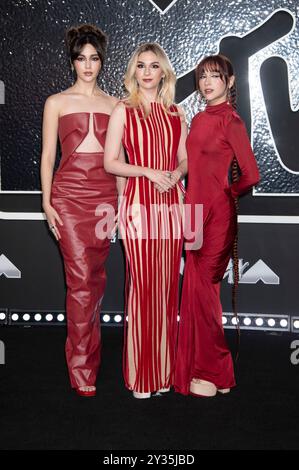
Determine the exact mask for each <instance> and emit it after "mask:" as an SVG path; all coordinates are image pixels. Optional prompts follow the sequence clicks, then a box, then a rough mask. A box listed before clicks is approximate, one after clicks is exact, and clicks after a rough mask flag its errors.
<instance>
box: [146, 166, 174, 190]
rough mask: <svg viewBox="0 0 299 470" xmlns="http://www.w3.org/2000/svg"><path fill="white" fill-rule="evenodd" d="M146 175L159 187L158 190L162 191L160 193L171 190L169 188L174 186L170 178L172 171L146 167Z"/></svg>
mask: <svg viewBox="0 0 299 470" xmlns="http://www.w3.org/2000/svg"><path fill="white" fill-rule="evenodd" d="M144 176H145V177H146V178H148V179H149V180H150V181H151V182H152V183H154V185H155V187H156V188H157V189H158V191H160V193H164V192H165V191H169V189H171V188H172V187H173V186H174V185H173V183H172V182H171V179H170V177H171V172H170V171H161V170H153V169H152V168H146V169H145V171H144Z"/></svg>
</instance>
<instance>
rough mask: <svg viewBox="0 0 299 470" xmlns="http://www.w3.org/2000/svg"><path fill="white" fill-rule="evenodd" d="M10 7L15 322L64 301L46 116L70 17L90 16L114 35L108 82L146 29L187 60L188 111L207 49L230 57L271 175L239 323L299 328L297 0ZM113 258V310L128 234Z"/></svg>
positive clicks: (266, 178) (9, 266)
mask: <svg viewBox="0 0 299 470" xmlns="http://www.w3.org/2000/svg"><path fill="white" fill-rule="evenodd" d="M0 15H1V16H0V24H1V29H0V39H1V45H2V47H1V53H0V64H1V68H0V103H1V104H0V114H1V133H0V158H1V166H0V230H1V232H0V233H1V240H0V294H1V296H0V323H1V322H2V324H14V321H15V323H18V321H21V320H22V319H23V318H24V312H25V313H26V315H27V317H26V320H25V322H27V324H31V323H32V324H34V321H35V320H34V318H39V317H34V314H36V313H38V314H40V315H41V318H42V320H43V318H44V317H43V315H44V314H46V313H48V314H52V318H53V322H54V323H53V324H57V323H59V321H56V320H57V316H55V315H56V313H57V312H61V311H63V310H64V298H65V287H64V277H63V269H62V261H61V258H60V255H59V251H58V248H57V245H56V243H55V241H54V240H53V239H52V237H51V235H50V234H49V232H48V229H47V226H46V223H45V221H44V219H43V215H42V209H41V194H40V179H39V165H40V153H41V123H42V112H43V105H44V102H45V99H46V98H47V96H49V95H51V94H53V93H57V92H59V91H61V90H63V89H65V88H67V87H68V86H70V84H71V83H72V80H73V77H72V73H71V70H70V66H69V62H68V59H67V57H66V53H65V45H64V33H65V30H66V28H68V27H69V26H71V25H78V24H81V23H84V22H89V23H94V24H97V25H98V26H100V27H101V28H102V29H103V30H104V31H105V32H106V33H107V34H108V36H109V48H108V54H107V59H106V62H105V65H104V70H103V72H102V74H101V76H100V79H99V84H100V86H101V87H102V88H103V89H104V90H105V91H107V92H108V93H110V94H112V95H115V96H122V94H123V85H122V83H123V75H124V72H125V67H126V64H127V62H128V60H129V58H130V56H131V54H132V52H133V51H134V49H135V48H136V46H137V45H138V44H140V43H141V42H144V41H157V42H159V43H160V44H161V45H162V46H163V48H164V49H165V50H166V52H167V54H168V56H169V57H170V60H171V62H172V64H173V67H174V69H175V72H176V74H177V77H178V82H177V96H176V100H177V102H178V103H180V104H181V105H182V106H183V107H184V109H185V111H186V114H187V118H188V122H189V123H190V122H191V119H192V117H193V116H194V114H195V113H196V112H197V111H198V110H199V102H198V96H197V93H196V91H195V81H194V69H195V67H196V64H197V63H198V62H199V60H200V59H201V58H202V57H203V56H205V55H207V54H215V53H218V52H221V53H223V54H225V55H227V56H228V57H230V59H231V60H232V62H233V65H234V68H235V72H236V77H237V88H238V111H239V113H240V115H241V116H242V118H243V119H244V120H245V122H246V126H247V130H248V133H249V135H250V138H251V141H252V145H253V149H254V153H255V155H256V158H257V161H258V165H259V168H260V173H261V182H260V184H259V185H258V186H257V187H256V188H255V189H254V190H253V191H252V194H249V195H246V196H245V197H243V198H242V199H241V202H240V216H239V222H240V236H239V238H240V248H239V257H240V272H241V278H240V287H239V301H238V306H239V312H240V313H241V314H242V317H244V318H245V317H246V319H247V320H246V322H247V325H246V323H245V324H242V326H243V327H248V328H272V329H276V328H277V329H282V330H283V329H284V330H290V329H293V330H294V331H295V329H296V325H297V324H298V321H297V320H296V319H297V317H299V306H298V295H297V290H298V273H297V266H298V264H299V256H298V240H299V225H298V224H299V217H298V207H299V205H298V197H299V155H298V148H299V132H298V129H299V113H298V111H296V110H297V109H298V104H299V80H298V67H299V24H298V20H299V0H289V1H276V0H270V1H269V0H259V1H256V0H252V1H250V0H247V1H240V0H232V1H230V2H226V1H225V0H217V1H212V0H205V1H203V0H176V1H175V0H174V1H167V0H160V1H152V0H80V1H79V0H73V1H70V0H62V1H50V0H48V1H46V0H28V1H26V0H14V1H5V2H1V12H0ZM58 162H59V153H58V155H57V164H58ZM107 269H108V286H107V291H106V295H105V299H104V305H103V313H105V312H106V314H107V312H110V317H111V320H113V319H114V318H115V314H117V313H118V312H121V313H122V312H123V305H124V299H123V286H124V262H123V254H122V250H121V246H120V244H119V242H118V241H117V240H116V241H115V242H114V243H112V244H111V254H110V258H109V261H108V266H107ZM182 272H183V261H182ZM231 282H232V270H231V265H229V266H228V269H227V272H226V274H225V277H224V282H223V307H224V310H225V311H226V312H230V310H231V301H230V299H231ZM21 311H24V312H23V316H22V315H21V314H20V312H21ZM16 314H17V315H18V318H17V317H16ZM13 315H15V316H14V317H13ZM257 317H258V322H256V319H257ZM13 318H14V319H15V320H13ZM48 318H50V317H48ZM60 318H61V319H62V318H63V317H60ZM106 319H108V317H106ZM117 319H119V318H118V317H117ZM227 319H228V320H227V323H226V326H230V319H229V315H228V317H227ZM248 319H249V320H250V319H251V321H249V320H248ZM22 321H23V320H22ZM296 321H297V322H296ZM273 322H274V323H273Z"/></svg>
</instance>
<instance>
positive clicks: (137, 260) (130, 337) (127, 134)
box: [105, 43, 187, 398]
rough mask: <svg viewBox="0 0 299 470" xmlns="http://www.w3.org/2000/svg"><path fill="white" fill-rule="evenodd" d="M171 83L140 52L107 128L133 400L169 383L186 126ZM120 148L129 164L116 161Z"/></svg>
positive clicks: (151, 57) (162, 57) (145, 51)
mask: <svg viewBox="0 0 299 470" xmlns="http://www.w3.org/2000/svg"><path fill="white" fill-rule="evenodd" d="M175 81H176V79H175V75H174V72H173V70H172V68H171V65H170V63H169V60H168V57H167V56H166V54H165V52H164V51H163V49H162V48H161V47H160V46H159V45H158V44H155V43H147V44H143V45H141V46H140V47H139V48H137V50H136V51H135V52H134V54H133V56H132V58H131V60H130V62H129V64H128V68H127V72H126V79H125V85H126V88H127V90H128V97H127V99H126V100H125V101H124V102H122V103H119V104H118V105H117V106H116V107H115V109H114V111H113V113H112V115H111V119H110V122H109V128H108V132H107V139H106V147H105V169H106V170H107V171H109V172H111V173H114V174H116V175H120V176H126V177H127V178H128V179H127V184H126V188H125V191H124V201H123V203H122V204H121V206H120V211H119V212H120V220H119V231H120V234H121V236H122V238H123V242H124V247H125V254H126V261H127V302H126V312H127V315H128V325H127V328H126V332H125V348H124V377H125V383H126V386H127V388H128V389H129V390H132V391H133V396H134V397H135V398H149V397H150V396H151V393H152V392H160V393H163V392H167V391H168V390H169V388H170V386H171V385H173V379H174V358H175V345H176V334H177V314H178V284H179V268H180V260H181V250H182V226H181V224H182V189H183V188H182V187H181V183H180V179H181V178H182V177H183V176H184V175H185V173H186V171H187V155H186V150H185V139H186V135H187V126H186V122H185V119H184V117H183V112H182V110H181V109H180V108H179V107H178V106H176V105H175V104H174V102H173V100H174V91H175ZM122 142H123V145H124V148H125V149H126V152H127V156H128V163H122V162H120V161H119V159H118V157H117V156H118V153H119V148H120V146H121V143H122Z"/></svg>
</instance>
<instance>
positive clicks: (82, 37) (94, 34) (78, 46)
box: [66, 24, 108, 66]
mask: <svg viewBox="0 0 299 470" xmlns="http://www.w3.org/2000/svg"><path fill="white" fill-rule="evenodd" d="M107 43H108V38H107V36H106V34H105V33H104V32H103V31H102V30H101V29H100V28H98V27H97V26H94V25H92V24H82V25H81V26H72V27H71V28H69V29H68V30H67V32H66V46H67V51H68V55H69V57H70V61H71V63H72V64H73V62H74V60H75V59H77V57H78V56H79V55H80V54H81V51H82V49H83V47H84V46H85V44H91V45H92V46H93V47H94V48H95V50H96V51H97V53H98V56H99V58H100V60H101V64H102V66H103V63H104V59H105V55H106V49H107Z"/></svg>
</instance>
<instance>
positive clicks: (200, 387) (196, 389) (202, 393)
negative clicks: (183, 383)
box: [190, 379, 217, 397]
mask: <svg viewBox="0 0 299 470" xmlns="http://www.w3.org/2000/svg"><path fill="white" fill-rule="evenodd" d="M190 393H192V394H193V395H198V396H199V397H214V396H215V395H216V393H217V388H216V386H215V385H214V384H213V383H212V382H208V381H207V380H199V379H192V380H191V383H190Z"/></svg>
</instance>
